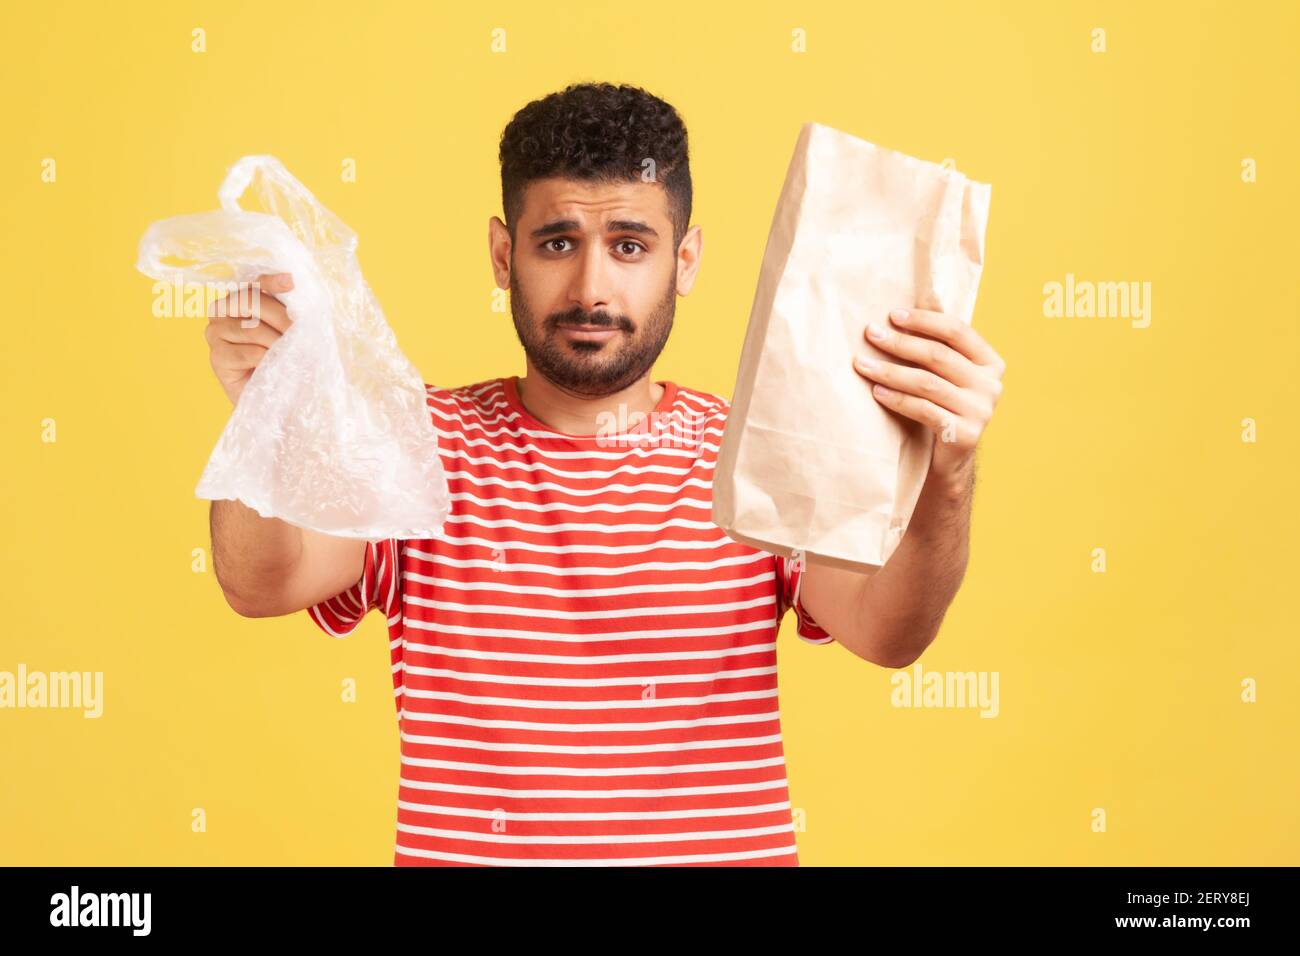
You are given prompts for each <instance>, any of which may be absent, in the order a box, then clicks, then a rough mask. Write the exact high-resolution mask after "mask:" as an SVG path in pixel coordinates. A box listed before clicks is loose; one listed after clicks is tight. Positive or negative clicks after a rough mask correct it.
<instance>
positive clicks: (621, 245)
mask: <svg viewBox="0 0 1300 956" xmlns="http://www.w3.org/2000/svg"><path fill="white" fill-rule="evenodd" d="M628 246H631V247H632V248H631V251H630V252H629V251H627V247H628ZM618 247H619V250H620V251H621V252H622V253H623V254H624V255H626V256H634V255H636V254H637V253H638V252H640V251H643V250H644V249H645V246H643V245H641V243H639V242H634V241H633V240H631V239H624V240H623V241H622V242H620V243H619V244H618Z"/></svg>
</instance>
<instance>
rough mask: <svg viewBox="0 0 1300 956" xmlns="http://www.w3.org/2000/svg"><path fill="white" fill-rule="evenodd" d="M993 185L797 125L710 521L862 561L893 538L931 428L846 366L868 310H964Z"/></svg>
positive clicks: (917, 480) (793, 550) (882, 318)
mask: <svg viewBox="0 0 1300 956" xmlns="http://www.w3.org/2000/svg"><path fill="white" fill-rule="evenodd" d="M989 193H990V187H989V186H988V185H987V184H983V183H976V182H972V181H970V180H968V179H967V178H966V177H965V176H963V175H962V174H961V173H959V172H957V171H956V170H951V169H946V168H944V167H943V166H940V165H938V164H936V163H929V162H925V161H924V160H920V159H916V158H914V157H911V156H907V155H905V154H903V153H898V152H894V151H893V150H888V149H882V148H881V147H879V146H874V145H872V144H871V143H868V142H866V141H864V140H861V139H858V138H856V137H854V136H850V135H848V134H847V133H842V132H840V131H839V130H835V129H831V128H830V127H828V126H823V125H821V124H818V123H805V124H804V126H803V129H802V130H801V131H800V133H799V140H798V142H797V143H796V144H795V150H794V158H793V159H792V160H791V161H790V167H789V170H788V171H787V173H786V178H785V185H784V187H782V190H781V197H780V199H779V200H778V202H777V207H776V214H775V216H774V217H773V219H772V229H771V232H770V233H769V235H768V239H767V248H766V251H765V252H764V254H763V266H762V271H761V272H760V274H759V279H758V288H757V291H756V292H755V295H754V306H753V310H752V312H751V313H750V319H749V329H748V331H747V333H746V335H745V344H744V348H743V350H742V352H741V357H740V371H739V374H738V375H737V378H736V389H735V393H734V395H733V397H732V404H731V411H730V413H729V415H728V419H727V424H726V427H725V429H724V432H723V437H722V444H721V449H720V451H719V455H718V463H717V468H716V472H715V475H714V480H713V520H714V522H715V523H716V524H717V525H719V526H720V527H721V528H722V529H723V530H724V531H726V532H727V534H728V535H729V536H730V537H732V538H734V539H735V540H737V541H740V542H742V543H745V544H749V545H751V546H754V547H758V548H762V549H764V550H766V551H770V552H772V553H775V554H781V555H784V556H786V557H794V558H795V559H796V560H798V559H799V557H800V554H802V555H806V556H807V557H808V558H810V559H811V560H814V561H817V562H818V563H825V564H831V565H835V566H839V567H844V568H848V569H851V570H858V571H864V572H871V571H874V570H876V569H878V568H879V567H880V566H882V565H883V564H884V563H885V562H886V561H887V560H888V558H889V556H890V555H891V554H892V553H893V551H894V549H895V548H896V547H897V546H898V542H899V540H900V539H901V537H902V535H903V531H904V530H905V529H906V527H907V523H908V521H909V520H910V519H911V516H912V511H913V509H914V508H915V506H916V501H917V499H918V498H919V497H920V494H921V486H922V485H923V484H924V482H925V477H926V474H927V472H928V471H929V468H930V457H931V453H932V451H933V433H931V432H930V431H929V430H928V429H927V428H925V426H923V425H921V424H919V423H917V422H913V421H911V420H909V419H904V418H902V416H900V415H897V414H895V413H893V412H890V411H888V410H886V409H885V408H884V407H883V406H882V405H880V404H879V403H878V402H877V401H876V399H875V398H874V397H873V396H872V394H871V384H870V383H869V382H868V381H867V380H866V379H865V378H863V377H862V376H861V375H859V374H858V372H857V371H856V370H855V369H854V367H853V356H854V355H856V354H858V353H861V352H867V353H872V354H874V356H875V357H876V358H881V359H884V360H885V361H894V362H897V361H899V359H898V358H897V357H895V356H892V355H888V354H886V353H884V352H881V351H880V350H878V349H876V348H875V347H874V346H872V345H871V343H870V342H869V341H868V340H867V339H866V338H865V337H864V336H863V334H862V333H863V330H864V329H865V328H866V326H867V323H868V322H869V321H877V322H885V323H886V324H888V319H887V315H888V313H889V310H890V309H894V308H900V307H901V308H907V307H908V306H914V307H916V308H921V309H931V310H934V311H938V312H944V313H947V314H949V315H954V316H956V317H958V318H959V319H961V321H963V322H967V323H969V322H970V321H971V315H972V313H973V312H974V309H975V293H976V291H977V289H978V287H979V280H980V273H981V271H982V270H983V266H984V228H985V223H986V221H987V218H988V207H989Z"/></svg>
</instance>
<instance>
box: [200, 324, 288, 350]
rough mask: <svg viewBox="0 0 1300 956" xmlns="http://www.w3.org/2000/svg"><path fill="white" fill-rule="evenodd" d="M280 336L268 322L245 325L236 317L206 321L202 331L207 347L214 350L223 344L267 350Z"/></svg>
mask: <svg viewBox="0 0 1300 956" xmlns="http://www.w3.org/2000/svg"><path fill="white" fill-rule="evenodd" d="M282 334H283V333H281V332H280V331H279V330H278V329H277V328H275V326H273V325H271V324H270V323H268V322H255V323H248V324H245V322H244V321H243V320H242V319H240V318H238V317H232V318H228V319H223V318H212V319H208V327H207V328H206V329H204V330H203V335H204V337H205V338H206V339H207V340H208V345H209V346H211V347H212V348H214V349H215V348H219V347H220V346H221V345H223V344H232V345H247V344H251V345H260V346H261V347H262V348H263V349H269V348H270V347H271V346H272V345H274V344H275V343H276V341H277V340H278V339H279V338H280V336H281V335H282Z"/></svg>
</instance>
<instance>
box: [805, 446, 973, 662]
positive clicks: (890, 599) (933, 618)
mask: <svg viewBox="0 0 1300 956" xmlns="http://www.w3.org/2000/svg"><path fill="white" fill-rule="evenodd" d="M973 486H974V468H973V465H972V467H971V469H970V471H969V473H968V474H967V475H963V476H959V477H958V478H957V480H955V481H952V480H945V479H944V478H943V477H942V476H940V475H938V474H937V473H936V472H934V471H933V470H932V471H931V472H930V474H929V476H928V477H927V478H926V482H925V487H924V488H922V490H921V496H920V498H919V499H918V500H917V503H916V510H915V511H914V512H913V514H912V520H911V522H910V523H909V524H908V527H907V531H906V532H904V534H903V539H902V540H901V541H900V542H899V543H898V547H897V549H895V551H894V553H893V554H892V555H891V556H890V558H889V560H888V561H886V562H885V566H884V567H882V568H881V569H880V570H879V571H877V572H875V573H874V574H862V573H860V572H855V571H847V570H844V569H843V568H836V567H831V566H829V565H824V564H817V563H815V561H816V559H815V558H810V559H808V561H807V566H806V568H805V570H804V573H803V583H802V584H801V585H800V588H799V597H800V600H801V603H802V604H803V605H804V607H805V608H807V610H808V613H809V614H810V615H811V616H812V618H813V619H814V620H815V621H816V622H817V623H818V624H820V625H821V626H822V628H823V629H825V631H826V632H827V633H828V634H830V635H831V637H833V638H834V639H835V641H836V643H839V644H843V645H844V646H845V647H847V648H848V649H849V650H850V651H852V652H853V653H854V654H856V655H857V656H858V657H861V658H862V659H863V660H867V661H871V662H872V663H873V664H879V665H880V666H882V667H907V666H908V665H909V664H911V663H912V662H913V661H915V660H916V659H917V658H918V657H920V656H921V653H922V652H923V651H924V650H925V649H926V648H927V647H929V646H930V644H931V642H933V641H934V639H935V637H936V636H938V633H939V625H940V624H942V623H943V618H944V615H945V614H946V613H947V611H948V607H949V605H950V604H951V603H952V600H953V598H954V597H956V595H957V589H958V588H959V587H960V586H961V581H962V578H963V576H964V575H965V573H966V564H967V559H968V557H969V554H970V514H971V499H972V496H973Z"/></svg>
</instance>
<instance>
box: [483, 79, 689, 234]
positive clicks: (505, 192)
mask: <svg viewBox="0 0 1300 956" xmlns="http://www.w3.org/2000/svg"><path fill="white" fill-rule="evenodd" d="M500 155H501V202H502V207H503V208H504V210H505V215H506V226H507V227H508V228H509V230H510V237H511V239H514V237H515V223H516V222H517V221H518V220H519V216H520V215H521V213H522V212H523V201H524V189H525V187H526V186H527V185H528V184H529V183H530V182H532V181H533V180H535V179H544V178H546V177H549V176H566V177H571V178H574V179H583V180H587V181H590V182H600V183H610V182H631V181H633V180H640V179H641V178H642V176H643V174H644V172H645V170H646V169H647V168H648V167H647V166H646V164H645V160H647V159H652V160H654V175H655V179H656V180H657V181H658V183H659V184H660V185H661V186H663V187H664V189H665V190H666V191H667V194H668V208H669V213H670V215H671V217H672V222H673V248H676V247H677V246H678V245H680V244H681V241H682V237H683V236H685V235H686V229H687V226H688V225H689V223H690V220H691V168H690V161H689V151H688V149H687V141H686V127H685V125H684V124H683V123H682V119H681V117H680V116H678V115H677V111H676V110H675V109H673V108H672V107H671V106H670V105H669V104H667V103H665V102H664V101H663V100H661V99H659V98H658V97H657V96H653V95H651V94H650V93H647V92H646V91H645V90H643V89H641V88H640V87H636V86H629V85H626V84H623V85H619V86H615V85H613V84H611V83H575V84H572V85H570V86H568V87H566V88H565V89H563V90H561V91H560V92H558V93H551V94H550V95H548V96H544V97H542V98H541V99H538V100H533V101H532V102H531V103H529V104H528V105H527V106H525V107H524V108H523V109H521V110H519V112H517V113H516V114H515V115H514V117H513V118H512V119H511V120H510V122H509V123H508V124H507V125H506V128H505V130H504V131H503V132H502V133H501V154H500Z"/></svg>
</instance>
